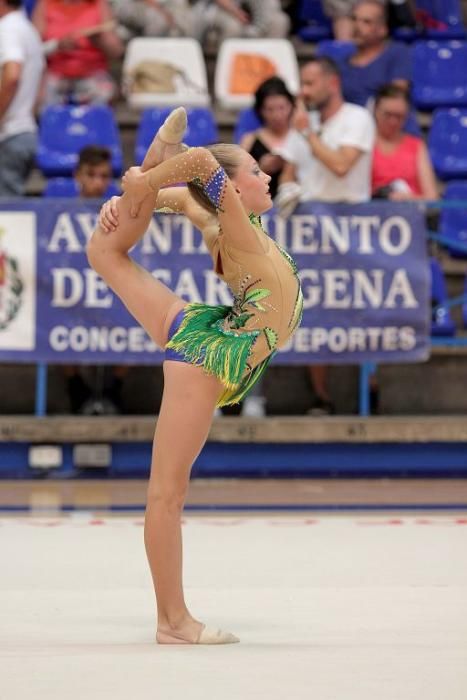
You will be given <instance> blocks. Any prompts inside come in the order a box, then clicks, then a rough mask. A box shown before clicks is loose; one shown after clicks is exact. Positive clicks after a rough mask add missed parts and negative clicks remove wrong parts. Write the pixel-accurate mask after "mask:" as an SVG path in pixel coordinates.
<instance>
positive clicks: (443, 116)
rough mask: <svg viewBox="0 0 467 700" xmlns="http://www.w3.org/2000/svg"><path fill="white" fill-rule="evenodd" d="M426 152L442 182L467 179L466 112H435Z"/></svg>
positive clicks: (453, 110)
mask: <svg viewBox="0 0 467 700" xmlns="http://www.w3.org/2000/svg"><path fill="white" fill-rule="evenodd" d="M428 150H429V151H430V156H431V160H432V163H433V166H434V168H435V171H436V174H437V175H438V177H440V178H441V179H442V180H453V179H455V178H457V179H462V178H467V110H460V109H448V110H443V109H440V110H437V111H436V112H435V113H434V115H433V121H432V123H431V129H430V132H429V134H428Z"/></svg>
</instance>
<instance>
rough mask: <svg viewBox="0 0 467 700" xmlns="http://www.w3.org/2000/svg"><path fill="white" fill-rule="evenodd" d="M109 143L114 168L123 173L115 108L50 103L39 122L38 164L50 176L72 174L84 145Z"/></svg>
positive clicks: (115, 171)
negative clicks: (113, 109) (51, 104)
mask: <svg viewBox="0 0 467 700" xmlns="http://www.w3.org/2000/svg"><path fill="white" fill-rule="evenodd" d="M91 144H95V145H98V146H106V147H107V148H109V150H110V151H111V153H112V170H113V172H114V175H120V174H121V172H122V168H123V155H122V148H121V145H120V134H119V131H118V126H117V122H116V120H115V117H114V113H113V111H112V110H111V109H110V107H107V106H106V105H89V106H86V107H74V106H71V105H53V106H49V107H46V108H45V110H44V111H43V113H42V115H41V118H40V123H39V143H38V149H37V157H36V159H37V165H38V167H39V168H40V170H42V172H43V173H44V175H45V176H46V177H54V176H67V175H72V173H73V171H74V170H75V168H76V165H77V163H78V154H79V152H80V150H81V149H82V148H83V147H84V146H89V145H91Z"/></svg>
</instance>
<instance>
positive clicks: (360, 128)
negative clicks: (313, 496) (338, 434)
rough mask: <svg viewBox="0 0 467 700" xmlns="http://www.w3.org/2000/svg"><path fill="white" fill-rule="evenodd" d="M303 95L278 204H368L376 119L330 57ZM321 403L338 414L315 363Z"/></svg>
mask: <svg viewBox="0 0 467 700" xmlns="http://www.w3.org/2000/svg"><path fill="white" fill-rule="evenodd" d="M300 77H301V91H300V96H299V99H298V105H297V109H296V110H295V114H294V118H293V126H294V129H292V130H291V131H290V133H289V135H288V137H287V139H286V142H285V143H284V145H283V147H282V148H281V149H280V151H278V153H279V154H280V155H281V156H282V157H283V158H284V159H285V161H286V163H285V166H284V169H283V171H282V175H281V179H280V183H281V184H280V185H279V191H278V194H277V197H276V199H275V204H276V206H277V207H278V208H279V210H282V213H285V214H288V213H290V212H292V211H293V209H294V208H295V206H296V205H297V204H298V203H299V202H305V201H308V200H320V201H323V202H365V201H367V200H368V199H370V196H371V188H370V182H371V159H372V151H373V143H374V139H375V127H374V123H373V117H372V116H371V114H370V112H369V111H368V110H367V109H365V108H364V107H359V106H358V105H354V104H350V103H348V102H344V99H343V97H342V91H341V81H340V75H339V69H338V68H337V65H336V64H335V63H334V61H332V60H331V59H329V58H327V57H324V56H323V57H319V58H314V59H312V60H311V61H309V62H307V63H306V64H305V65H304V66H303V67H302V70H301V76H300ZM308 373H309V380H310V383H311V387H312V389H313V393H314V395H315V402H314V404H313V405H312V406H311V407H310V409H309V411H308V412H309V413H311V414H316V415H319V414H322V413H333V412H334V405H333V403H332V401H331V398H330V395H329V392H328V388H327V374H328V372H327V367H326V366H325V365H309V367H308Z"/></svg>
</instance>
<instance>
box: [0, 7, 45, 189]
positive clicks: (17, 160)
mask: <svg viewBox="0 0 467 700" xmlns="http://www.w3.org/2000/svg"><path fill="white" fill-rule="evenodd" d="M21 5H22V3H21V0H0V196H2V197H5V196H17V195H22V194H23V193H24V185H25V182H26V179H27V177H28V175H29V172H30V170H31V168H32V166H33V164H34V157H35V153H36V131H37V127H36V121H35V118H34V106H35V102H36V98H37V93H38V91H39V88H40V84H41V79H42V74H43V70H44V57H43V52H42V43H41V40H40V37H39V34H38V32H37V31H36V29H35V27H33V25H32V24H31V22H30V21H29V20H28V19H27V17H26V15H25V14H24V12H23V11H22V10H21Z"/></svg>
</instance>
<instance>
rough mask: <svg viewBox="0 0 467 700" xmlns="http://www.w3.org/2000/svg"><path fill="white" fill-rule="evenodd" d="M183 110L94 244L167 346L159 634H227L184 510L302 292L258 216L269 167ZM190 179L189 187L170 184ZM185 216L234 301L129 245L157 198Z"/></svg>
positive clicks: (156, 524)
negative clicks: (172, 275) (164, 277)
mask: <svg viewBox="0 0 467 700" xmlns="http://www.w3.org/2000/svg"><path fill="white" fill-rule="evenodd" d="M185 125H186V122H185V123H184V110H178V111H176V112H175V113H174V112H172V114H171V115H170V116H169V117H168V119H167V120H166V123H165V124H164V126H163V127H161V130H160V132H159V134H158V135H156V137H155V139H154V141H153V143H152V144H151V146H150V148H149V150H148V154H147V156H146V158H145V160H144V162H143V165H142V167H141V168H131V169H130V170H129V171H128V172H127V173H126V175H125V177H124V179H123V187H124V194H123V196H122V197H120V198H113V199H112V200H111V201H110V202H108V203H106V204H105V205H104V207H103V208H102V210H101V214H100V217H99V224H98V226H97V229H96V231H95V232H94V234H93V236H92V238H91V241H90V242H89V244H88V248H87V252H88V259H89V262H90V264H91V265H92V267H93V268H94V269H95V270H96V271H97V272H98V273H99V274H100V275H101V276H102V277H103V278H104V280H105V281H106V283H107V284H108V285H109V287H111V288H112V289H113V290H114V292H115V293H116V294H117V295H118V296H119V297H120V299H121V300H122V301H123V303H124V304H125V305H126V306H127V308H128V309H129V311H130V313H132V314H133V316H134V317H135V318H136V320H137V321H138V322H139V323H140V324H141V325H142V326H143V327H144V328H145V330H146V331H147V333H148V334H149V335H150V336H151V337H152V338H153V340H154V341H155V342H156V343H157V345H159V347H164V348H166V354H165V361H164V393H163V398H162V404H161V409H160V412H159V416H158V420H157V426H156V432H155V436H154V447H153V456H152V463H151V474H150V478H149V485H148V497H147V508H146V518H145V532H144V537H145V546H146V553H147V557H148V561H149V565H150V569H151V574H152V578H153V583H154V590H155V594H156V601H157V634H156V639H157V641H158V642H159V643H160V644H228V643H232V642H236V641H238V639H237V637H235V636H234V635H232V634H230V633H228V632H222V631H220V630H213V629H210V628H207V627H206V626H205V625H203V624H202V623H201V622H199V621H198V620H196V619H195V618H193V617H192V615H191V614H190V613H189V611H188V609H187V606H186V603H185V599H184V593H183V583H182V536H181V514H182V510H183V506H184V502H185V499H186V493H187V490H188V484H189V478H190V471H191V466H192V464H193V462H194V460H195V459H196V457H197V456H198V454H199V452H200V451H201V449H202V447H203V445H204V443H205V441H206V439H207V436H208V433H209V429H210V426H211V422H212V417H213V413H214V409H215V407H216V405H226V404H229V403H236V402H238V401H240V400H241V399H242V398H243V397H244V396H245V394H246V393H247V392H248V391H249V389H250V388H251V387H252V386H253V385H254V384H255V382H256V381H257V380H258V379H259V378H260V376H261V374H262V373H263V371H264V370H265V368H266V367H267V364H268V362H269V360H270V358H271V357H272V355H273V354H274V352H275V351H276V350H277V349H278V348H279V347H280V346H281V345H283V344H284V343H285V342H287V340H288V339H289V338H290V336H291V335H292V333H293V332H294V330H295V329H296V328H297V326H298V324H299V321H300V317H301V309H302V295H301V290H300V284H299V281H298V276H297V269H296V267H295V264H294V262H293V260H292V259H291V258H290V256H289V255H288V254H287V253H286V252H285V251H284V250H282V249H281V248H279V247H278V246H277V245H276V244H275V243H274V241H272V240H271V239H269V238H268V236H267V235H266V233H265V232H264V230H263V229H262V227H261V224H260V221H259V215H260V214H262V213H263V212H265V211H267V210H268V209H270V208H271V206H272V200H271V197H270V194H269V186H268V185H269V180H270V178H269V176H268V175H266V174H265V173H263V172H262V171H261V170H260V168H259V167H258V164H257V163H256V161H254V160H253V158H252V157H251V156H250V155H249V154H248V153H246V152H245V151H243V149H241V148H239V147H238V146H233V145H231V144H218V145H216V146H213V147H210V148H209V149H205V148H190V149H186V148H185V147H184V146H183V145H182V143H181V141H182V138H183V131H184V128H185ZM180 183H186V184H187V186H186V187H181V186H177V187H172V185H175V184H177V185H179V184H180ZM155 208H156V209H163V210H164V211H167V210H170V211H172V212H177V213H181V214H184V215H185V216H187V217H188V218H189V219H190V220H191V221H192V223H193V225H194V226H196V228H198V229H199V230H200V231H201V234H202V236H203V239H204V242H205V244H206V246H207V248H208V250H209V253H210V255H211V257H212V259H213V264H214V270H215V272H216V273H217V275H218V276H219V277H220V278H221V279H222V280H224V281H225V282H226V283H227V284H228V285H229V287H230V289H231V291H232V295H233V297H234V301H233V304H232V305H231V306H209V305H207V304H187V302H186V301H185V300H183V299H181V298H180V297H177V296H176V295H175V294H174V293H173V292H172V291H171V290H170V289H168V288H167V287H166V286H165V285H163V284H162V283H161V282H160V281H159V280H157V279H156V278H154V277H153V276H152V275H151V274H149V273H148V272H147V271H146V270H144V269H142V268H141V267H140V266H138V265H136V264H135V263H134V262H133V260H132V259H131V258H130V256H129V251H130V249H131V248H132V247H133V246H134V245H135V244H136V243H137V242H138V240H139V239H140V238H141V237H142V236H143V234H144V232H145V231H146V229H147V227H148V224H149V221H150V218H151V216H152V213H153V210H154V209H155Z"/></svg>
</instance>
